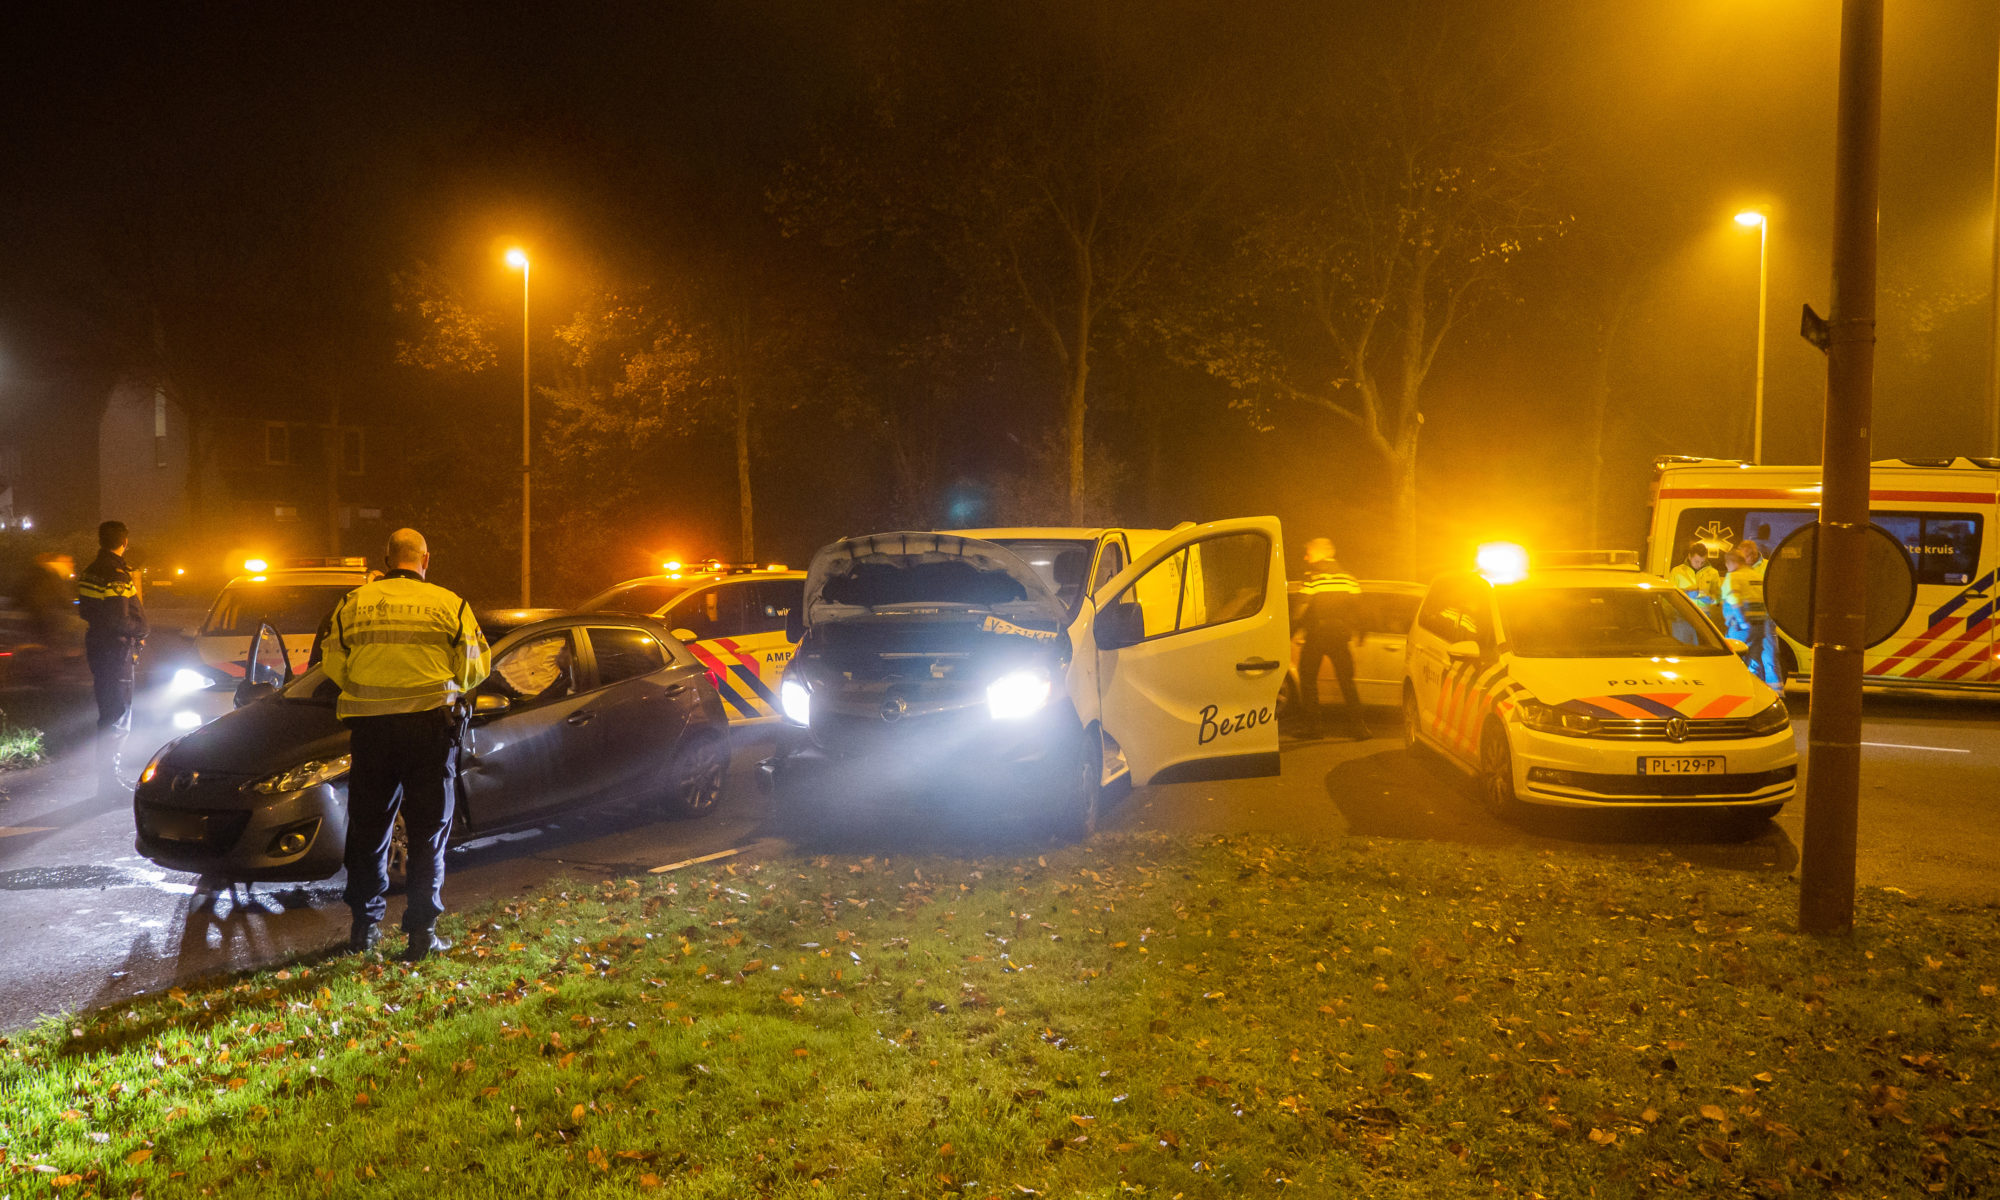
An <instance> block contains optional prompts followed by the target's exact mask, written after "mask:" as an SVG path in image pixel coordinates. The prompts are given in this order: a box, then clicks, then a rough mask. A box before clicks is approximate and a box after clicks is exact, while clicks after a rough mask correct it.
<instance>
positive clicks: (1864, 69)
mask: <svg viewBox="0 0 2000 1200" xmlns="http://www.w3.org/2000/svg"><path fill="white" fill-rule="evenodd" d="M1882 3H1883V0H1843V3H1842V5H1841V19H1840V101H1839V121H1838V125H1837V127H1836V130H1835V134H1834V169H1833V315H1832V318H1831V319H1830V320H1829V322H1828V325H1829V326H1830V333H1831V342H1830V344H1829V346H1828V348H1827V367H1826V425H1825V434H1824V448H1823V450H1822V455H1823V457H1822V459H1821V461H1822V462H1823V463H1824V464H1825V465H1824V471H1825V475H1824V480H1823V490H1822V493H1821V498H1820V500H1821V504H1820V536H1819V561H1818V563H1817V568H1818V570H1817V577H1816V578H1817V582H1816V591H1815V594H1814V601H1815V603H1814V606H1813V630H1812V636H1813V673H1812V733H1811V738H1810V747H1809V755H1810V757H1809V758H1808V760H1807V769H1806V815H1805V839H1804V844H1803V845H1802V846H1801V847H1800V851H1799V928H1800V929H1801V930H1803V931H1805V932H1807V933H1845V932H1848V931H1850V930H1852V929H1853V928H1854V850H1855V840H1856V839H1855V831H1856V826H1857V823H1858V816H1859V810H1860V795H1861V666H1862V662H1861V653H1862V649H1863V646H1862V643H1863V641H1864V629H1865V620H1864V612H1865V608H1866V604H1867V599H1868V595H1867V585H1866V579H1865V576H1864V574H1863V571H1864V568H1865V564H1866V560H1867V531H1868V482H1869V476H1868V462H1869V423H1870V410H1871V407H1872V405H1873V399H1874V397H1873V392H1874V384H1875V233H1876V204H1877V194H1876V193H1877V188H1876V181H1877V168H1878V165H1879V161H1880V151H1881V138H1882Z"/></svg>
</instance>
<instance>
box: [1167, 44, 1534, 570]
mask: <svg viewBox="0 0 2000 1200" xmlns="http://www.w3.org/2000/svg"><path fill="white" fill-rule="evenodd" d="M1408 46H1409V50H1408V52H1407V53H1405V54H1404V55H1403V56H1401V57H1400V58H1396V59H1393V60H1390V61H1381V62H1370V63H1366V64H1357V65H1355V66H1354V67H1353V69H1352V70H1350V71H1347V72H1344V73H1341V74H1339V75H1338V78H1337V80H1329V86H1328V88H1327V92H1326V97H1327V98H1326V100H1325V101H1324V103H1323V104H1321V105H1317V106H1313V107H1309V108H1303V109H1300V110H1298V113H1297V116H1296V119H1295V121H1294V123H1293V125H1292V128H1291V130H1290V134H1289V137H1288V138H1287V139H1286V143H1285V145H1284V146H1283V147H1282V152H1281V153H1280V154H1278V155H1276V156H1275V158H1276V160H1277V161H1278V163H1279V164H1280V165H1278V166H1276V167H1275V168H1273V169H1272V170H1271V171H1270V172H1269V173H1268V174H1267V175H1266V177H1265V179H1264V181H1263V182H1264V186H1265V188H1266V194H1267V196H1268V197H1269V198H1268V199H1267V200H1266V201H1265V203H1264V205H1263V213H1262V216H1261V217H1260V218H1258V219H1257V220H1256V221H1255V223H1254V224H1253V226H1252V227H1251V229H1250V230H1249V232H1248V233H1246V234H1245V235H1243V236H1242V237H1241V238H1240V239H1238V241H1237V243H1236V250H1237V256H1236V259H1235V262H1234V263H1233V264H1232V267H1233V270H1232V272H1231V277H1232V283H1233V286H1230V287H1228V288H1226V289H1225V291H1224V293H1223V295H1222V296H1221V297H1220V298H1219V299H1218V300H1216V301H1214V302H1212V303H1211V304H1210V305H1209V307H1208V311H1207V312H1206V313H1205V314H1204V316H1203V317H1201V318H1200V319H1197V320H1194V321H1190V322H1187V324H1186V327H1185V328H1184V329H1183V330H1182V331H1181V333H1182V334H1183V339H1182V340H1183V344H1184V345H1185V346H1187V347H1190V348H1191V349H1190V351H1189V353H1190V356H1191V357H1192V359H1193V360H1194V361H1197V362H1199V363H1200V364H1201V365H1203V366H1204V367H1206V368H1207V369H1208V370H1210V371H1211V372H1213V373H1214V374H1216V375H1217V376H1219V377H1221V378H1223V379H1225V380H1227V381H1229V382H1230V383H1231V384H1233V385H1234V386H1236V387H1237V388H1238V389H1239V391H1240V393H1241V395H1242V396H1243V398H1244V400H1245V402H1246V403H1250V404H1255V405H1257V406H1260V407H1263V408H1265V409H1266V410H1267V415H1268V417H1270V418H1271V419H1276V418H1277V417H1278V416H1279V415H1280V414H1281V413H1282V412H1283V411H1284V410H1285V409H1286V408H1288V407H1289V408H1292V409H1294V410H1297V409H1303V410H1306V411H1316V412H1320V413H1324V414H1328V415H1330V416H1332V417H1335V418H1337V419H1338V420H1339V421H1341V422H1344V423H1345V424H1346V425H1348V426H1349V427H1351V428H1352V429H1353V430H1354V431H1355V432H1356V433H1357V434H1358V435H1359V437H1360V439H1361V441H1362V443H1363V444H1365V445H1366V446H1367V447H1368V448H1369V449H1370V450H1372V451H1373V452H1374V454H1376V455H1377V456H1378V457H1379V458H1380V460H1381V461H1382V463H1383V464H1384V466H1385V468H1386V471H1387V475H1388V479H1389V486H1390V489H1391V492H1392V496H1391V500H1392V504H1393V513H1394V523H1395V525H1396V527H1397V532H1398V533H1399V534H1401V535H1402V536H1400V537H1399V538H1398V539H1397V540H1398V544H1399V545H1400V546H1402V547H1403V548H1404V551H1403V552H1404V553H1405V554H1406V555H1414V546H1415V539H1414V537H1413V536H1412V535H1413V533H1414V530H1415V525H1416V504H1417V475H1416V467H1417V452H1418V446H1419V442H1420V439H1421V435H1422V432H1423V425H1424V399H1425V392H1424V386H1425V383H1426V381H1427V380H1428V379H1429V377H1430V374H1431V370H1432V368H1433V366H1434V364H1435V363H1436V361H1437V356H1438V353H1439V351H1440V350H1441V349H1442V348H1443V347H1444V346H1445V345H1446V344H1447V343H1448V341H1449V339H1450V338H1451V335H1452V334H1453V333H1454V332H1456V331H1457V330H1458V329H1459V328H1460V326H1461V324H1462V323H1463V321H1464V320H1465V318H1466V316H1467V315H1468V314H1469V313H1471V312H1472V311H1473V310H1474V309H1475V308H1476V307H1477V306H1478V305H1479V304H1480V303H1481V302H1482V301H1484V300H1487V299H1489V298H1491V297H1493V296H1494V295H1496V294H1498V293H1499V292H1500V290H1501V288H1502V285H1503V283H1504V279H1505V276H1506V272H1507V269H1508V267H1509V266H1510V264H1512V263H1513V261H1514V260H1515V259H1516V258H1517V257H1518V256H1519V255H1520V254H1521V252H1522V251H1523V250H1524V249H1526V248H1527V247H1528V246H1530V245H1532V244H1533V243H1535V242H1536V241H1538V240H1541V239H1543V238H1546V237H1549V236H1551V235H1553V234H1554V233H1556V232H1558V231H1559V230H1560V224H1559V222H1557V221H1555V220H1554V219H1553V218H1552V217H1551V216H1550V215H1548V214H1547V213H1545V212H1544V211H1543V209H1542V208H1541V206H1540V204H1539V202H1538V192H1539V188H1540V184H1541V179H1542V170H1541V162H1540V156H1539V154H1538V153H1536V152H1535V151H1534V150H1533V149H1531V148H1530V147H1529V146H1528V145H1527V144H1526V142H1525V141H1524V139H1523V138H1522V137H1521V136H1520V135H1519V133H1518V132H1517V130H1516V128H1515V123H1514V122H1513V120H1512V119H1511V117H1510V114H1509V113H1508V111H1507V110H1506V109H1505V108H1503V107H1501V106H1499V105H1497V104H1495V103H1493V102H1492V101H1491V100H1490V99H1489V97H1488V93H1487V89H1486V88H1485V87H1484V86H1482V83H1481V81H1480V80H1479V79H1478V78H1477V77H1476V76H1475V75H1472V74H1470V73H1469V72H1468V71H1466V70H1464V69H1461V68H1457V67H1455V66H1454V63H1453V60H1452V56H1450V55H1448V54H1446V53H1445V52H1444V50H1443V48H1441V47H1439V46H1437V45H1436V44H1434V43H1433V44H1423V43H1421V42H1419V41H1418V40H1417V39H1416V38H1412V39H1411V40H1410V41H1409V43H1408ZM1333 69H1334V70H1338V68H1333ZM1403 565H1404V567H1405V568H1406V569H1409V568H1413V567H1414V563H1413V562H1405V563H1404V564H1403Z"/></svg>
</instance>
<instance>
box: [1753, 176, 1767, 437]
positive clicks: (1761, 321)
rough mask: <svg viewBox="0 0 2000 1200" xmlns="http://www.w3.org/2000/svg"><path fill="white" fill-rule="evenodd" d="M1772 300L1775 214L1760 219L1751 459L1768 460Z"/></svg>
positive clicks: (1758, 223)
mask: <svg viewBox="0 0 2000 1200" xmlns="http://www.w3.org/2000/svg"><path fill="white" fill-rule="evenodd" d="M1770 304H1771V214H1769V213H1765V214H1764V219H1763V220H1761V221H1759V222H1757V409H1756V415H1755V416H1753V417H1752V418H1751V429H1750V461H1751V462H1753V463H1758V464H1760V465H1761V464H1762V463H1763V461H1764V328H1765V326H1767V325H1769V324H1770V323H1771V322H1770V320H1769V317H1768V315H1767V314H1768V313H1769V311H1770Z"/></svg>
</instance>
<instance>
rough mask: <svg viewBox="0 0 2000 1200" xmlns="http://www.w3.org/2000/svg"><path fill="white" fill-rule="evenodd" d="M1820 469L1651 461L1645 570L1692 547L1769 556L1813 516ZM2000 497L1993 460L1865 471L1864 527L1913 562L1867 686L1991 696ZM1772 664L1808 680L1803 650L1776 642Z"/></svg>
mask: <svg viewBox="0 0 2000 1200" xmlns="http://www.w3.org/2000/svg"><path fill="white" fill-rule="evenodd" d="M1819 496H1820V472H1819V468H1818V467H1759V466H1752V465H1750V464H1748V463H1744V462H1738V461H1736V460H1733V459H1717V458H1684V457H1666V458H1660V459H1657V460H1655V462H1654V475H1653V497H1652V513H1651V517H1650V519H1649V521H1648V527H1649V533H1648V536H1647V541H1646V548H1645V553H1644V558H1643V561H1644V563H1645V567H1646V569H1647V570H1649V571H1651V572H1653V573H1654V574H1656V575H1665V574H1666V573H1667V572H1668V571H1670V570H1672V569H1673V566H1674V564H1675V563H1678V562H1680V561H1681V560H1682V559H1683V558H1685V557H1686V555H1687V549H1688V546H1689V545H1690V544H1691V543H1693V542H1696V541H1700V542H1703V543H1705V544H1706V545H1708V546H1709V547H1710V550H1709V554H1710V562H1711V563H1714V562H1715V561H1716V559H1718V558H1719V557H1720V555H1721V554H1722V552H1723V550H1725V549H1727V548H1728V547H1729V546H1731V545H1734V544H1735V543H1737V542H1740V541H1742V540H1743V539H1745V538H1750V539H1753V540H1755V541H1756V542H1757V544H1758V545H1759V546H1760V547H1762V549H1763V551H1764V554H1765V555H1766V557H1767V558H1768V557H1769V556H1770V555H1771V554H1772V553H1773V551H1774V550H1775V548H1776V547H1777V545H1778V543H1779V542H1782V541H1783V540H1784V539H1785V535H1787V534H1789V533H1791V532H1792V531H1793V530H1795V529H1797V528H1799V527H1800V526H1802V525H1806V524H1808V523H1810V522H1812V521H1815V520H1817V519H1818V518H1819ZM1996 497H2000V459H1993V458H1939V459H1919V458H1892V459H1883V460H1881V461H1879V462H1876V463H1874V464H1873V466H1872V469H1871V480H1870V485H1869V502H1868V507H1869V517H1870V520H1872V521H1873V522H1874V523H1875V524H1877V525H1879V526H1881V527H1882V528H1883V529H1886V530H1888V531H1889V533H1891V534H1893V535H1894V536H1895V537H1897V538H1898V539H1899V540H1901V542H1902V543H1903V547H1904V549H1906V550H1908V551H1909V552H1910V558H1911V559H1912V560H1913V561H1914V562H1915V564H1916V570H1917V599H1916V604H1915V605H1914V607H1913V608H1912V609H1911V612H1910V615H1909V617H1908V618H1907V619H1906V620H1905V621H1904V623H1903V626H1902V628H1900V629H1898V630H1897V631H1896V632H1895V634H1894V635H1892V636H1891V637H1889V638H1888V640H1886V641H1884V642H1881V643H1879V644H1878V645H1876V646H1874V647H1872V648H1870V649H1869V650H1868V652H1867V654H1866V656H1865V658H1864V666H1863V670H1864V671H1865V672H1866V682H1867V683H1868V685H1870V686H1873V687H1883V688H1922V689H1927V690H1941V689H1942V690H1954V691H1988V692H1990V691H1993V690H1996V689H2000V629H1996V627H1995V624H1994V621H1993V606H1994V601H1995V598H1996V596H2000V588H1996V586H1995V577H1994V576H1995V569H1996V568H1997V567H2000V547H1996V545H1995V543H1994V542H1991V541H1988V540H1987V539H1986V530H1987V527H1988V526H1989V525H1990V524H1991V523H1992V521H1993V520H1994V518H1995V515H1996V509H1995V504H1996ZM1778 644H1779V660H1780V661H1779V666H1780V668H1781V669H1783V670H1784V671H1785V672H1786V675H1787V677H1788V678H1790V679H1794V680H1797V681H1804V680H1809V679H1810V678H1811V677H1812V651H1811V648H1810V647H1807V646H1803V645H1800V644H1799V643H1798V642H1795V641H1793V640H1791V639H1790V638H1789V637H1785V636H1783V635H1782V634H1780V637H1779V643H1778Z"/></svg>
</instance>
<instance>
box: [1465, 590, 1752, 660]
mask: <svg viewBox="0 0 2000 1200" xmlns="http://www.w3.org/2000/svg"><path fill="white" fill-rule="evenodd" d="M1499 601H1500V625H1501V629H1502V631H1503V632H1504V633H1505V634H1506V637H1507V642H1508V644H1509V647H1510V648H1511V649H1512V650H1513V652H1514V654H1515V656H1516V657H1519V658H1651V657H1655V656H1659V655H1680V656H1688V657H1701V656H1705V655H1723V654H1728V653H1729V652H1730V651H1729V647H1728V646H1726V645H1724V644H1723V641H1722V639H1721V637H1719V636H1718V635H1717V634H1716V632H1715V626H1713V625H1711V624H1710V623H1709V622H1708V619H1707V618H1705V617H1703V616H1702V615H1701V614H1700V613H1697V612H1696V611H1695V609H1694V605H1693V604H1692V603H1691V602H1689V600H1688V599H1687V597H1685V596H1683V595H1681V594H1680V593H1679V592H1675V591H1669V590H1666V589H1662V588H1636V587H1607V588H1522V589H1513V588H1502V589H1499Z"/></svg>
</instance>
